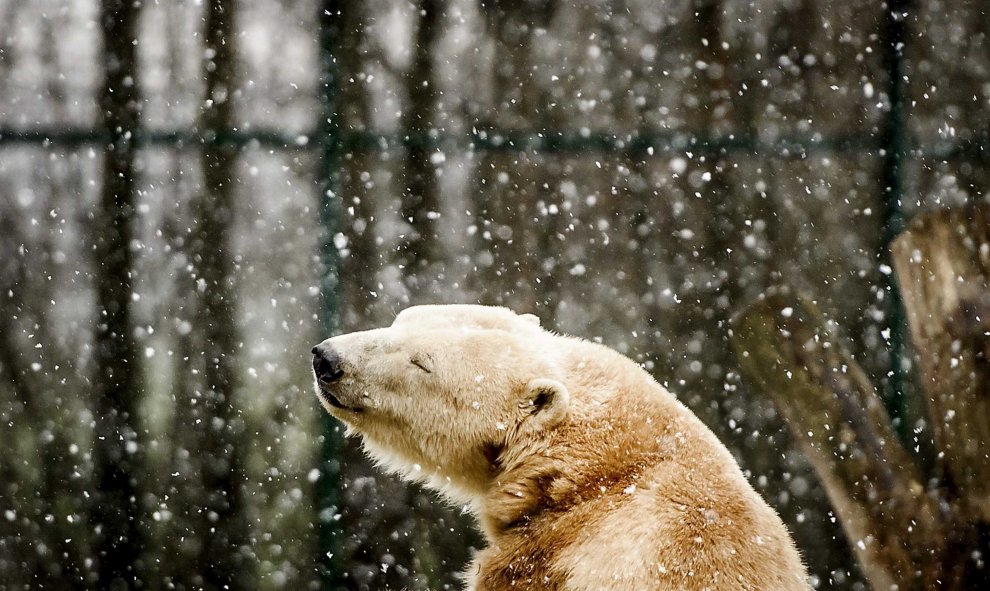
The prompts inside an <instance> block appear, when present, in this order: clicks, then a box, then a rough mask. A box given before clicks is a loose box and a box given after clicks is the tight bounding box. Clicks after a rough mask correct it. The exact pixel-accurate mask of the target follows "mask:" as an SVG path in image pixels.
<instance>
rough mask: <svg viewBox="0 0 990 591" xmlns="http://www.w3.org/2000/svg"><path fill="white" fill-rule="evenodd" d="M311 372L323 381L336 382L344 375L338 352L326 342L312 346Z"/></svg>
mask: <svg viewBox="0 0 990 591" xmlns="http://www.w3.org/2000/svg"><path fill="white" fill-rule="evenodd" d="M313 372H314V373H315V374H316V377H317V378H318V379H319V380H321V381H324V382H331V383H332V382H336V381H337V380H339V379H340V378H342V377H343V376H344V367H343V364H342V363H341V361H340V354H339V353H337V351H335V350H334V348H333V347H331V346H330V345H327V344H319V345H317V346H315V347H313Z"/></svg>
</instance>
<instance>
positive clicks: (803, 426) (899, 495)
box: [732, 290, 944, 591]
mask: <svg viewBox="0 0 990 591" xmlns="http://www.w3.org/2000/svg"><path fill="white" fill-rule="evenodd" d="M732 345H733V348H734V349H735V352H736V354H737V356H738V358H739V361H740V365H741V368H742V371H743V373H744V375H746V377H747V378H748V379H750V380H752V381H753V382H755V383H757V384H759V385H760V386H761V387H762V389H763V390H764V391H765V392H767V393H768V394H769V395H770V396H771V398H772V399H773V401H774V403H775V405H776V407H777V409H778V411H779V412H780V413H781V414H782V415H783V417H784V419H785V420H786V422H787V424H788V426H789V428H790V430H791V432H792V434H793V435H794V437H795V439H797V441H798V442H799V443H800V445H801V448H802V449H803V451H804V453H805V455H806V456H807V457H808V459H809V460H810V461H811V463H812V465H813V466H814V468H815V471H816V472H817V473H818V475H819V477H820V478H821V480H822V483H823V484H824V486H825V489H826V492H827V494H828V496H829V499H830V500H831V502H832V505H833V507H834V508H835V510H836V513H837V514H838V516H839V519H840V520H841V523H842V526H843V529H844V531H845V533H846V536H847V537H848V538H849V541H850V543H851V544H852V546H853V549H854V551H855V553H856V555H857V558H858V559H859V562H860V565H861V567H862V569H863V571H864V573H865V574H866V576H867V578H868V579H869V580H870V583H871V585H872V586H873V588H874V589H892V588H898V589H901V590H902V591H903V590H906V589H930V588H936V587H937V586H938V585H937V582H936V577H937V576H938V573H939V569H938V568H937V566H936V565H935V564H934V562H935V561H936V560H937V557H938V556H940V555H942V551H941V547H942V546H943V545H944V542H943V539H942V537H941V535H940V530H941V523H940V517H939V515H938V514H937V513H936V509H935V503H934V502H933V500H932V499H931V498H930V497H929V496H928V495H926V492H925V487H924V486H923V484H922V483H923V480H922V478H921V475H920V473H919V471H918V469H917V467H916V466H915V465H914V463H913V462H912V460H911V458H910V457H909V456H908V454H907V452H906V451H905V450H904V448H903V447H902V446H901V444H900V442H899V441H898V439H897V437H896V435H895V433H894V430H893V428H892V426H891V423H890V419H889V417H888V416H887V414H886V412H885V410H884V406H883V404H882V402H881V400H880V398H879V396H878V395H877V393H876V392H875V390H874V388H873V386H872V385H871V384H870V381H869V379H868V378H867V377H866V374H865V372H864V371H863V370H862V369H861V368H860V367H859V365H858V364H857V363H856V362H855V361H854V360H853V359H852V357H851V356H850V355H849V354H848V353H847V352H846V351H845V350H844V349H843V347H842V346H841V345H840V344H839V343H838V341H837V340H836V339H835V338H834V337H833V336H832V335H831V333H830V331H829V330H828V328H827V324H826V322H825V320H824V319H823V318H822V316H821V314H820V313H819V312H818V310H817V309H816V307H815V306H814V305H813V304H812V303H811V302H810V301H809V300H807V299H805V298H801V297H798V296H796V295H793V294H791V293H789V292H787V291H785V290H778V291H776V292H773V293H770V294H769V295H767V296H766V297H764V299H762V300H760V301H758V302H756V303H755V304H753V305H752V306H750V307H748V308H746V309H745V310H743V311H742V313H740V314H739V315H737V316H736V317H735V319H734V320H733V330H732ZM895 585H896V587H895Z"/></svg>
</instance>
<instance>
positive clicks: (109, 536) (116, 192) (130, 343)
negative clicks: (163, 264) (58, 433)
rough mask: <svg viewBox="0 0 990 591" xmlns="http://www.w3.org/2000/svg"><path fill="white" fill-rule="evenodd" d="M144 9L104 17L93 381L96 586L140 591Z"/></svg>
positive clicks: (124, 8)
mask: <svg viewBox="0 0 990 591" xmlns="http://www.w3.org/2000/svg"><path fill="white" fill-rule="evenodd" d="M140 6H141V5H140V4H139V3H136V2H129V1H127V0H103V2H102V4H101V9H102V10H101V13H100V21H101V24H102V26H103V46H104V48H103V51H104V55H103V74H104V77H105V79H104V86H103V92H102V94H101V97H100V113H101V115H102V131H103V133H104V134H105V135H106V137H107V138H109V140H108V141H109V143H108V144H107V147H106V150H105V153H104V163H103V188H102V197H101V201H100V206H99V210H98V211H97V214H96V215H97V221H96V223H95V224H94V225H93V226H92V231H93V236H92V237H91V240H92V243H93V283H94V285H95V286H96V292H97V301H96V304H97V310H98V312H97V318H96V337H95V361H96V367H95V375H94V376H93V393H94V396H95V406H96V408H95V413H94V414H95V419H96V429H95V431H96V433H95V437H96V439H95V441H94V444H93V446H94V449H93V465H94V472H95V479H96V490H95V491H94V494H95V498H94V499H93V505H92V507H93V509H92V514H91V521H92V526H93V528H94V531H95V532H96V533H97V560H98V564H99V571H98V580H97V582H96V586H97V587H99V588H101V589H123V588H128V587H134V586H137V585H139V584H140V583H139V574H140V567H139V564H138V561H139V559H140V555H141V549H142V539H141V530H140V527H139V526H140V524H141V523H142V521H143V520H144V518H143V517H142V516H141V512H140V506H139V495H140V490H139V487H138V478H139V474H140V468H141V456H142V452H141V443H142V441H141V436H140V434H141V433H142V430H141V426H140V424H139V416H138V414H137V408H138V403H139V401H140V394H141V385H140V381H139V379H138V376H139V367H138V365H137V364H138V355H137V343H136V342H135V338H134V322H133V320H132V315H131V306H132V303H133V300H132V293H133V290H132V278H131V273H132V270H133V252H132V242H133V238H134V228H133V223H134V221H133V218H134V213H135V207H134V202H135V184H136V182H137V170H136V168H135V165H134V163H135V151H136V147H135V143H134V134H136V133H137V132H138V129H139V120H140V113H141V111H140V105H141V96H140V94H139V91H138V87H137V78H138V73H137V37H136V33H137V25H138V18H139V16H140V10H141V9H140Z"/></svg>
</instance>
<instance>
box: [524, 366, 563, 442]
mask: <svg viewBox="0 0 990 591" xmlns="http://www.w3.org/2000/svg"><path fill="white" fill-rule="evenodd" d="M570 405H571V393H570V392H568V391H567V386H565V385H564V384H562V383H560V382H558V381H557V380H550V379H546V378H538V379H535V380H531V381H530V382H529V384H527V385H526V394H525V395H524V396H523V398H522V400H520V401H519V410H520V411H522V413H523V416H522V424H521V425H520V426H521V428H522V429H523V430H526V431H539V430H543V429H547V428H549V427H552V426H554V425H556V424H557V423H559V422H561V420H563V419H564V417H566V416H567V411H568V409H569V408H570Z"/></svg>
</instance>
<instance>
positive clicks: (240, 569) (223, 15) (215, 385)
mask: <svg viewBox="0 0 990 591" xmlns="http://www.w3.org/2000/svg"><path fill="white" fill-rule="evenodd" d="M236 6H237V2H235V1H233V0H209V1H208V2H206V3H205V7H204V8H205V18H204V47H203V51H204V59H203V62H202V64H203V70H202V76H203V80H204V81H205V96H204V98H203V103H202V104H203V107H202V111H201V112H200V118H199V125H198V127H199V133H200V138H201V141H202V148H201V150H202V151H201V156H200V163H201V166H200V169H201V173H202V186H201V187H200V189H199V191H197V192H196V193H195V195H194V197H193V201H192V203H191V204H190V214H191V221H190V223H191V224H192V231H191V234H190V236H189V242H188V246H187V252H188V256H189V261H190V277H189V282H188V284H187V286H186V289H188V299H187V302H188V303H189V306H190V309H188V310H186V311H185V312H186V314H188V315H189V320H190V321H191V323H192V327H193V328H192V330H191V332H190V333H189V339H190V342H189V343H187V345H186V346H188V347H189V351H188V352H189V353H190V354H191V361H190V363H189V366H188V367H186V368H184V375H183V380H184V382H185V387H183V388H182V390H181V392H183V393H184V394H185V395H186V396H190V399H189V400H188V401H177V402H179V404H188V405H190V409H189V413H188V416H186V415H185V414H178V415H177V417H181V420H186V419H192V420H191V422H189V423H186V424H184V425H181V426H177V433H180V434H183V433H187V434H188V436H189V439H188V440H187V442H186V443H187V445H188V449H189V450H190V451H191V452H192V453H193V454H195V459H194V460H193V466H195V467H196V468H197V469H198V470H197V471H198V474H196V475H195V476H193V475H188V474H187V475H186V476H185V481H184V482H185V483H186V484H185V486H188V485H189V481H190V480H191V479H193V478H196V477H198V482H197V483H196V485H194V486H193V487H192V491H193V492H192V494H191V495H189V498H188V502H189V505H188V510H189V511H190V515H189V517H191V518H192V519H191V523H190V525H191V527H190V529H191V532H190V533H191V534H192V535H193V536H195V537H196V538H197V540H196V542H197V543H196V546H195V548H196V554H195V556H194V557H193V560H192V563H191V564H192V565H194V566H193V567H192V568H189V567H188V565H187V566H186V567H184V568H183V569H182V571H181V572H182V573H183V574H184V575H185V576H191V577H192V581H193V584H194V586H206V587H207V588H225V587H229V588H240V589H243V588H247V587H250V586H251V585H252V584H253V583H252V582H253V581H254V580H255V573H254V568H255V565H254V564H253V562H252V560H251V545H250V543H249V539H248V523H247V515H246V514H245V512H246V507H247V505H246V503H245V499H244V494H245V493H244V486H245V485H246V478H245V472H244V462H245V460H244V455H245V453H246V448H247V441H246V439H245V437H246V429H245V422H244V418H243V417H242V416H241V412H242V404H241V403H240V402H239V401H238V398H237V396H236V393H237V383H236V379H235V375H236V366H235V364H236V363H237V356H238V350H239V348H240V340H239V335H238V330H237V327H238V322H237V319H236V316H235V310H236V304H237V294H236V292H235V287H236V284H235V272H234V267H235V261H234V256H235V255H234V249H233V242H234V236H233V227H234V214H235V211H236V208H235V201H234V200H235V197H236V195H237V185H238V180H237V178H238V170H237V165H238V152H239V149H238V146H236V145H235V144H234V143H233V142H231V141H230V138H228V137H226V136H227V135H228V134H229V133H230V132H231V130H233V129H235V128H236V127H237V125H236V121H235V117H234V115H235V113H234V100H233V99H234V96H235V94H236V91H237V80H236V76H235V72H236V68H237V60H236V55H237V46H238V43H237V29H236V24H237V12H236Z"/></svg>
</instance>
